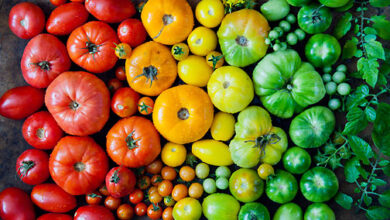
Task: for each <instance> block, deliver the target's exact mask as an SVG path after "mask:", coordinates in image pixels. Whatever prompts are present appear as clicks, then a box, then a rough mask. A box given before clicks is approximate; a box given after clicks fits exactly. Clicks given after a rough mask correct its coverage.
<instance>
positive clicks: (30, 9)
mask: <svg viewBox="0 0 390 220" xmlns="http://www.w3.org/2000/svg"><path fill="white" fill-rule="evenodd" d="M8 26H9V28H10V29H11V31H12V32H13V33H14V34H15V35H16V36H18V37H20V38H22V39H30V38H32V37H34V36H36V35H38V34H39V33H41V32H42V31H43V28H45V14H44V13H43V11H42V9H41V8H40V7H39V6H37V5H35V4H33V3H30V2H22V3H19V4H17V5H15V6H14V7H12V9H11V11H10V13H9V17H8Z"/></svg>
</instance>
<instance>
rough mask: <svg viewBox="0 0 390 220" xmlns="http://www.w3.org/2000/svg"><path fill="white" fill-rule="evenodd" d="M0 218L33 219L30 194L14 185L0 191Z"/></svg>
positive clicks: (12, 219) (11, 219)
mask: <svg viewBox="0 0 390 220" xmlns="http://www.w3.org/2000/svg"><path fill="white" fill-rule="evenodd" d="M0 218H1V219H3V220H14V219H18V220H35V211H34V205H33V203H32V201H31V199H30V196H29V195H28V194H27V193H26V192H24V191H23V190H21V189H19V188H16V187H10V188H7V189H5V190H3V191H2V192H0Z"/></svg>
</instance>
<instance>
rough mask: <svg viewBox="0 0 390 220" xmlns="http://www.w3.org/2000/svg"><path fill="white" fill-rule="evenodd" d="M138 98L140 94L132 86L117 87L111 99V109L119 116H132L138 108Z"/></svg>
mask: <svg viewBox="0 0 390 220" xmlns="http://www.w3.org/2000/svg"><path fill="white" fill-rule="evenodd" d="M139 98H140V95H139V94H138V93H136V92H135V91H134V90H133V89H132V88H130V87H122V88H119V89H118V90H117V91H116V92H115V93H114V96H113V97H112V99H111V109H112V111H113V112H114V113H115V114H116V115H118V116H119V117H121V118H126V117H129V116H132V115H134V114H135V113H136V112H137V110H138V100H139Z"/></svg>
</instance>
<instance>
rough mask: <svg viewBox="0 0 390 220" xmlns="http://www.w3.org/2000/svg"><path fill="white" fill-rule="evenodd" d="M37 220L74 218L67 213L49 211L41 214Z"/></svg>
mask: <svg viewBox="0 0 390 220" xmlns="http://www.w3.org/2000/svg"><path fill="white" fill-rule="evenodd" d="M37 220H73V218H72V216H70V215H66V214H57V213H47V214H43V215H41V216H39V217H38V218H37Z"/></svg>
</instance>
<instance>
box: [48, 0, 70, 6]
mask: <svg viewBox="0 0 390 220" xmlns="http://www.w3.org/2000/svg"><path fill="white" fill-rule="evenodd" d="M50 3H51V4H52V5H54V6H60V5H62V4H65V3H66V0H50Z"/></svg>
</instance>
